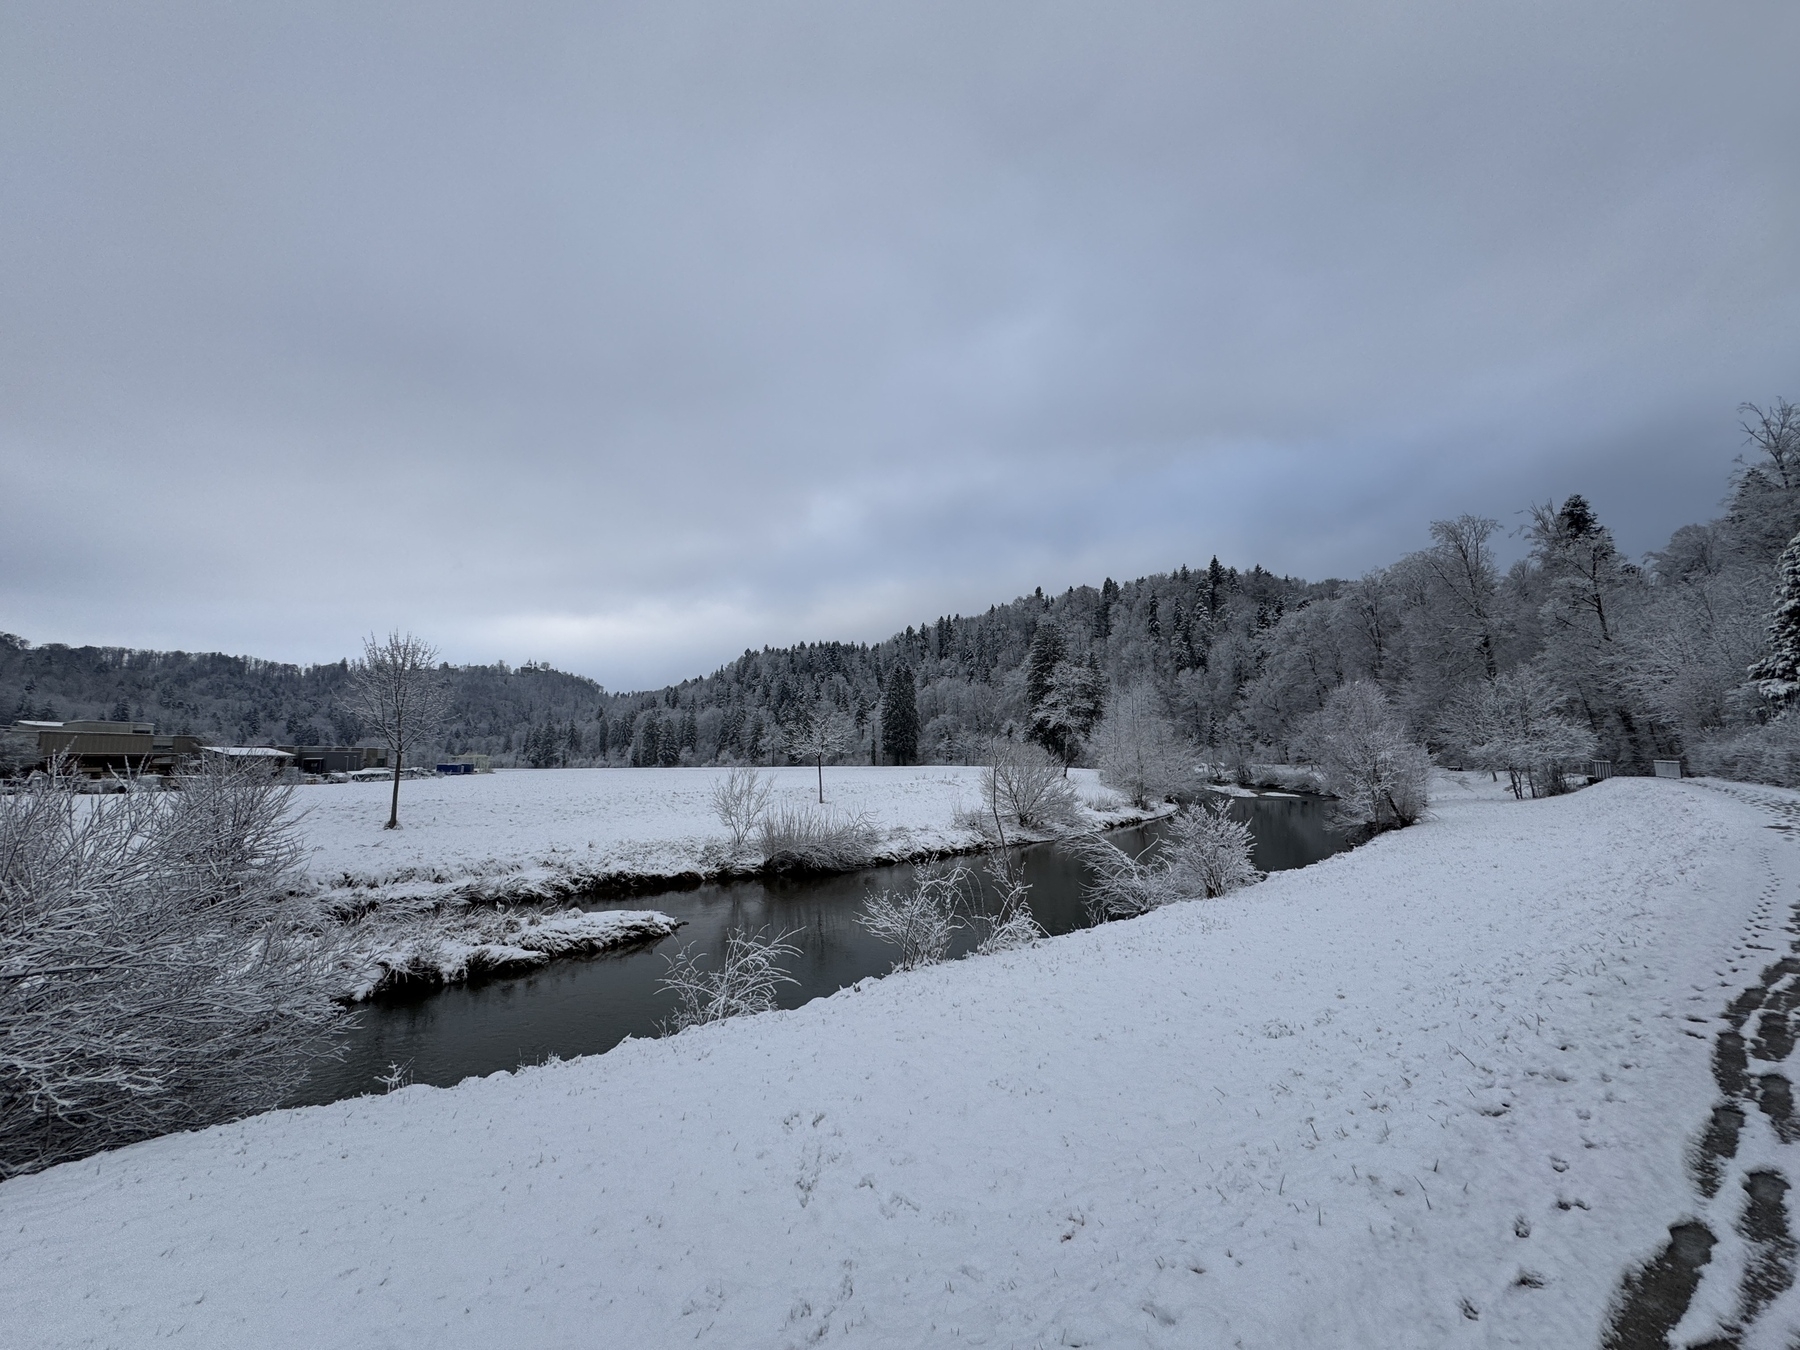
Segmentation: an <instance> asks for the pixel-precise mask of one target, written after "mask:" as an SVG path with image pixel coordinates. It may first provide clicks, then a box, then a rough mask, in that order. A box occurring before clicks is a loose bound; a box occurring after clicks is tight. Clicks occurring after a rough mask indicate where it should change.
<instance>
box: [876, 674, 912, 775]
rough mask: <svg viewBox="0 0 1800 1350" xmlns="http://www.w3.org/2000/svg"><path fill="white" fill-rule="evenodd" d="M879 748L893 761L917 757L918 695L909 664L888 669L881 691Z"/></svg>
mask: <svg viewBox="0 0 1800 1350" xmlns="http://www.w3.org/2000/svg"><path fill="white" fill-rule="evenodd" d="M881 749H882V753H883V754H885V755H886V756H887V757H888V759H889V761H891V762H892V763H895V764H912V763H915V762H916V761H917V760H918V758H919V696H918V687H917V685H916V684H915V683H914V682H913V672H912V667H911V666H895V667H894V669H892V670H890V671H889V672H888V678H887V687H886V688H885V689H883V690H882V693H881Z"/></svg>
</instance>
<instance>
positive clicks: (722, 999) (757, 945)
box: [659, 932, 800, 1032]
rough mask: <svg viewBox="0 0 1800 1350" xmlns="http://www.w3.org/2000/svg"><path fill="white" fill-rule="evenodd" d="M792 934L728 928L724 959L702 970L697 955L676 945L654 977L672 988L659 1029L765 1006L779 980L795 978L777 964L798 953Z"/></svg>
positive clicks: (683, 1027) (793, 981) (678, 1028)
mask: <svg viewBox="0 0 1800 1350" xmlns="http://www.w3.org/2000/svg"><path fill="white" fill-rule="evenodd" d="M793 936H794V934H793V933H781V934H779V935H777V936H774V937H767V936H765V935H763V934H762V933H743V932H732V933H728V934H726V937H725V959H724V960H723V961H722V962H721V963H720V964H719V968H718V969H717V970H708V969H706V968H705V967H704V966H702V965H701V964H700V960H699V957H698V956H696V955H695V954H694V953H693V952H692V951H691V950H689V948H687V947H686V946H684V947H682V948H681V950H680V951H678V952H676V953H675V955H673V956H671V957H669V958H668V961H669V973H668V974H667V975H665V976H664V977H663V978H662V980H661V981H660V982H659V983H660V984H661V986H662V987H663V988H664V989H668V990H671V991H673V993H674V995H675V1002H676V1008H675V1012H674V1014H673V1015H672V1016H671V1017H670V1018H669V1020H668V1021H667V1022H666V1023H665V1024H664V1030H666V1031H669V1032H677V1031H685V1030H687V1028H689V1027H697V1026H704V1025H705V1024H706V1023H708V1022H723V1021H724V1020H725V1019H726V1018H728V1017H744V1016H747V1015H749V1014H751V1013H761V1012H768V1011H770V1010H771V1009H772V1008H774V1006H775V996H776V992H777V990H778V989H779V988H780V986H781V985H784V984H798V983H799V981H798V980H796V979H795V978H794V977H793V976H792V975H789V974H788V973H787V970H786V969H785V968H784V967H783V965H782V962H783V961H785V960H788V959H790V958H792V957H796V956H798V955H800V949H799V948H798V947H797V946H795V945H794V944H793V943H792V942H790V941H789V939H790V938H792V937H793ZM701 955H704V953H701Z"/></svg>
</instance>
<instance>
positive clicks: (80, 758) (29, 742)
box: [0, 721, 200, 778]
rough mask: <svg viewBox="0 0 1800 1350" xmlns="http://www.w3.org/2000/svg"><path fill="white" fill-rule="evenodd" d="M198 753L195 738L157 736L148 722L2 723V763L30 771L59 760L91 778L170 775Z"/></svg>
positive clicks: (15, 770) (0, 743) (17, 770)
mask: <svg viewBox="0 0 1800 1350" xmlns="http://www.w3.org/2000/svg"><path fill="white" fill-rule="evenodd" d="M199 752H200V738H199V737H197V736H159V735H157V734H156V727H155V725H154V724H153V723H150V722H100V721H71V722H15V723H13V724H12V725H11V726H8V727H0V767H3V766H5V765H10V766H11V767H12V770H13V772H22V773H29V772H30V771H32V770H33V769H43V768H47V767H48V766H49V764H50V762H51V761H52V760H54V759H58V758H60V759H61V760H62V762H63V763H64V764H66V765H67V766H68V767H69V768H70V769H72V770H73V771H75V772H76V773H80V774H82V775H84V776H86V777H88V778H104V777H109V776H111V777H118V778H125V777H130V776H132V775H137V774H148V773H169V772H171V771H173V770H174V768H175V766H176V765H177V764H178V763H180V761H181V760H182V759H184V758H186V757H187V756H189V755H196V754H198V753H199Z"/></svg>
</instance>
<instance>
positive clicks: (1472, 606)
mask: <svg viewBox="0 0 1800 1350" xmlns="http://www.w3.org/2000/svg"><path fill="white" fill-rule="evenodd" d="M1499 528H1500V525H1499V522H1498V521H1493V520H1489V519H1487V518H1486V517H1485V516H1472V515H1461V516H1458V517H1457V518H1456V519H1455V520H1434V521H1432V523H1431V537H1432V539H1433V540H1435V541H1436V542H1435V543H1434V544H1433V545H1432V547H1430V548H1429V549H1427V550H1426V551H1425V552H1424V553H1422V554H1419V555H1418V556H1419V558H1420V559H1421V560H1422V561H1423V563H1424V566H1425V569H1426V572H1427V574H1428V575H1429V576H1430V577H1431V578H1432V579H1433V580H1434V581H1435V582H1436V583H1437V588H1438V591H1439V594H1440V595H1441V596H1442V597H1444V599H1445V600H1446V602H1447V603H1445V604H1444V606H1443V607H1442V610H1441V613H1440V616H1439V621H1440V623H1442V624H1443V625H1444V626H1445V627H1446V628H1449V629H1451V630H1452V631H1455V632H1457V633H1458V634H1460V635H1461V636H1462V637H1463V638H1464V639H1465V640H1466V641H1467V642H1468V643H1469V645H1470V646H1472V647H1473V648H1474V649H1475V650H1476V651H1477V652H1478V653H1479V654H1480V656H1481V665H1482V670H1483V672H1484V673H1485V674H1486V676H1487V678H1488V679H1490V680H1491V679H1493V678H1494V676H1495V674H1496V673H1498V671H1499V665H1498V661H1497V658H1496V655H1495V628H1496V621H1495V617H1494V598H1495V592H1496V590H1497V589H1498V585H1499V581H1498V575H1497V573H1496V570H1495V567H1494V556H1493V550H1492V549H1491V548H1489V547H1488V540H1489V539H1491V538H1492V537H1493V534H1494V531H1495V530H1497V529H1499Z"/></svg>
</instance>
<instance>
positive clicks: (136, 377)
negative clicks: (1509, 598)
mask: <svg viewBox="0 0 1800 1350" xmlns="http://www.w3.org/2000/svg"><path fill="white" fill-rule="evenodd" d="M8 30H9V31H8V35H7V41H6V42H5V43H4V44H0V173H3V175H4V182H5V183H6V184H7V190H6V198H5V200H6V205H5V209H4V211H0V305H3V307H4V313H5V314H6V316H7V322H6V323H5V324H4V325H0V474H3V482H0V487H3V488H4V503H3V505H0V511H3V513H4V515H3V521H4V529H3V531H0V626H4V627H7V628H11V629H13V630H16V631H19V632H23V633H25V634H27V635H28V636H31V637H33V638H35V639H38V640H52V639H60V640H69V641H117V642H126V643H132V644H136V645H168V646H184V647H189V648H195V647H224V648H227V649H233V650H249V651H256V652H259V653H262V654H267V655H272V656H280V657H287V658H291V659H302V660H304V659H319V658H327V657H335V656H336V655H339V654H342V653H343V652H345V651H346V650H347V649H348V648H349V647H350V646H351V645H352V643H353V642H354V639H355V637H356V635H357V634H358V633H359V632H362V631H364V630H367V629H370V628H373V627H386V626H388V625H390V624H394V623H399V624H404V625H410V626H413V627H416V628H418V629H420V630H422V631H426V632H428V633H430V634H431V635H432V636H434V637H436V638H437V639H438V640H439V641H440V643H441V644H442V645H443V646H444V648H445V649H446V651H447V653H448V654H450V655H452V656H453V657H455V658H458V659H492V658H494V657H498V656H505V657H507V658H509V659H515V660H516V659H521V658H524V657H537V658H548V659H552V660H555V661H556V662H557V663H558V664H561V665H565V666H567V667H570V668H574V669H579V670H583V671H586V672H589V673H592V674H594V675H596V676H597V677H599V678H601V679H602V680H604V681H606V682H607V683H608V684H610V685H614V686H618V687H629V686H633V685H637V684H641V683H645V682H651V681H656V682H660V681H662V680H664V679H668V678H673V677H679V676H681V675H684V674H689V673H695V672H698V671H699V670H701V669H707V668H710V667H711V666H713V665H715V664H717V663H718V662H719V661H720V660H722V659H725V658H727V657H729V656H730V655H731V654H732V653H734V652H735V651H736V650H739V649H741V648H742V647H743V646H745V645H759V646H760V645H761V644H762V643H763V642H765V641H769V642H787V641H793V640H799V639H807V638H817V637H845V638H853V639H854V638H873V637H877V636H881V635H884V634H885V633H886V632H888V631H891V630H892V629H894V628H895V627H897V626H903V625H904V624H906V623H908V622H915V623H916V622H918V621H919V620H920V619H922V618H927V617H931V616H933V615H935V614H936V613H938V612H940V611H950V610H958V609H960V610H964V611H967V610H970V609H975V608H985V607H986V605H987V603H989V602H990V601H992V600H996V599H1003V598H1006V597H1007V596H1009V595H1011V594H1014V593H1016V592H1017V591H1019V590H1029V589H1030V587H1032V586H1033V585H1038V584H1042V585H1044V586H1046V588H1055V589H1060V588H1061V587H1062V586H1065V585H1068V584H1071V583H1074V582H1079V581H1086V580H1098V578H1099V577H1100V575H1102V574H1104V573H1111V574H1113V575H1116V576H1126V575H1135V574H1137V573H1139V572H1142V571H1146V570H1153V569H1159V568H1164V567H1168V566H1172V565H1175V564H1177V563H1179V562H1182V561H1188V562H1203V561H1204V560H1205V558H1206V557H1207V556H1210V555H1211V554H1212V553H1215V552H1217V553H1218V554H1219V555H1220V556H1221V557H1224V558H1226V559H1228V560H1230V561H1233V562H1237V563H1240V564H1244V565H1248V564H1249V563H1251V562H1254V561H1260V562H1262V563H1263V564H1264V565H1265V566H1270V567H1274V568H1277V569H1280V570H1287V571H1293V572H1298V573H1302V574H1306V575H1313V576H1317V575H1324V574H1328V573H1337V574H1348V573H1355V572H1358V571H1360V570H1362V569H1364V568H1367V567H1370V566H1373V565H1376V564H1379V563H1382V562H1385V561H1388V560H1391V559H1392V558H1393V557H1395V556H1397V555H1398V554H1399V553H1401V552H1403V551H1405V550H1407V549H1410V548H1413V547H1417V546H1418V545H1419V544H1420V543H1422V542H1423V540H1424V538H1425V525H1426V522H1427V521H1428V520H1429V519H1430V518H1431V517H1432V516H1434V515H1442V514H1447V513H1455V512H1460V511H1463V510H1476V511H1481V512H1484V513H1487V514H1492V515H1496V516H1499V517H1501V518H1503V519H1509V520H1510V519H1511V516H1510V513H1511V512H1514V511H1516V510H1518V509H1519V508H1521V507H1523V506H1524V505H1525V504H1526V503H1527V502H1528V501H1531V500H1534V499H1542V498H1544V497H1547V496H1550V495H1553V494H1561V493H1565V492H1568V491H1573V490H1580V491H1583V492H1586V493H1587V494H1588V495H1589V496H1590V497H1591V498H1592V499H1593V500H1594V501H1595V502H1596V504H1597V505H1598V507H1599V509H1600V510H1601V513H1602V515H1603V517H1604V518H1607V519H1609V520H1611V521H1612V523H1613V524H1614V525H1615V527H1616V528H1617V529H1618V531H1619V533H1620V535H1621V538H1622V540H1623V542H1624V543H1625V544H1626V545H1627V546H1628V547H1629V548H1632V549H1634V550H1642V549H1645V548H1650V547H1654V546H1656V545H1657V544H1658V543H1660V542H1661V540H1662V539H1663V538H1664V537H1666V535H1667V532H1668V531H1669V529H1670V528H1672V527H1673V526H1674V525H1677V524H1679V523H1681V522H1683V521H1686V520H1690V519H1696V518H1701V517H1704V516H1706V515H1707V514H1710V513H1711V511H1712V510H1713V508H1714V506H1715V504H1716V501H1717V498H1718V496H1719V495H1720V494H1721V493H1722V491H1723V488H1724V479H1725V473H1726V470H1727V468H1728V466H1729V464H1730V461H1731V457H1732V455H1733V454H1735V453H1736V451H1737V448H1738V444H1737V443H1738V437H1737V434H1736V432H1735V429H1734V420H1735V419H1734V416H1733V413H1732V409H1733V407H1734V405H1735V404H1736V403H1737V402H1738V401H1739V400H1741V399H1745V398H1756V399H1766V398H1768V397H1771V396H1773V395H1775V394H1778V393H1788V394H1790V395H1793V394H1795V393H1796V392H1800V386H1797V385H1796V375H1797V373H1800V359H1797V358H1800V325H1797V324H1796V323H1795V322H1794V314H1795V310H1796V304H1795V302H1796V299H1800V156H1796V155H1795V154H1794V153H1793V149H1792V141H1793V135H1794V130H1795V128H1796V127H1800V87H1797V86H1796V84H1795V82H1794V81H1793V79H1792V78H1791V70H1790V66H1789V63H1790V57H1789V53H1791V52H1792V51H1793V50H1794V49H1795V46H1796V39H1800V11H1796V10H1794V8H1793V7H1792V6H1791V5H1786V4H1777V3H1767V4H1744V5H1735V6H1728V7H1720V6H1715V7H1706V8H1704V9H1702V8H1698V7H1675V6H1667V7H1651V8H1650V9H1646V8H1645V7H1643V6H1641V5H1626V4H1623V3H1595V4H1589V5H1584V6H1558V5H1550V4H1523V5H1521V4H1506V5H1466V6H1454V7H1446V6H1436V5H1423V4H1421V5H1405V4H1399V5H1383V6H1363V7H1348V6H1340V5H1331V4H1325V3H1288V4H1281V3H1277V4H1271V5H1256V6H1247V5H1241V4H1240V5H1225V4H1217V5H1206V4H1183V5H1166V6H1156V5H1146V6H1134V5H1114V6H1104V7H1100V6H1085V5H1057V4H1048V5H1045V4H1034V5H1029V6H1027V5H969V4H956V5H948V4H945V5H938V6H929V5H912V6H889V7H877V6H855V5H848V6H847V5H825V4H816V3H814V4H785V5H774V4H772V5H765V6H761V7H753V8H739V9H735V10H727V9H722V8H721V7H718V6H701V5H684V4H678V3H677V4H671V3H660V4H656V5H648V4H646V5H620V6H609V7H600V6H586V5H570V6H567V7H565V8H557V7H554V6H534V7H528V8H526V9H520V8H518V7H505V6H485V7H484V6H466V7H459V6H455V5H449V4H434V5H429V6H426V5H418V6H398V5H390V6H381V5H367V4H358V5H354V6H351V5H345V6H343V7H341V8H339V9H337V10H335V11H333V10H331V9H329V8H327V7H325V6H308V7H305V12H304V13H291V14H283V13H279V12H276V11H272V10H268V9H266V8H261V7H255V8H254V9H253V8H252V7H241V6H229V5H219V6H198V5H194V6H180V5H174V6H165V7H163V8H161V9H159V10H156V11H154V12H152V11H151V10H150V9H149V8H143V9H127V10H124V11H121V10H119V9H117V8H114V7H107V8H93V9H88V8H86V7H84V6H81V5H79V4H73V3H59V4H55V5H46V6H41V7H38V8H35V9H33V8H29V7H23V6H15V7H14V9H13V10H12V11H11V17H10V18H9V21H8Z"/></svg>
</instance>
